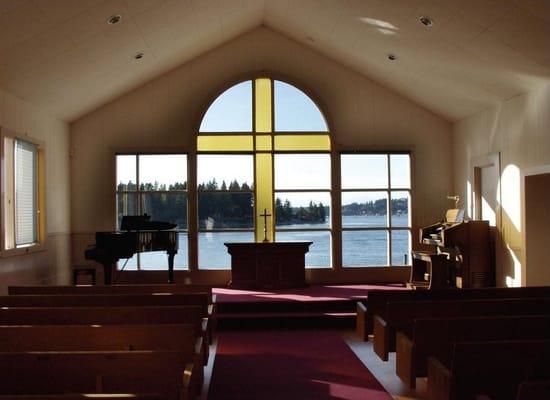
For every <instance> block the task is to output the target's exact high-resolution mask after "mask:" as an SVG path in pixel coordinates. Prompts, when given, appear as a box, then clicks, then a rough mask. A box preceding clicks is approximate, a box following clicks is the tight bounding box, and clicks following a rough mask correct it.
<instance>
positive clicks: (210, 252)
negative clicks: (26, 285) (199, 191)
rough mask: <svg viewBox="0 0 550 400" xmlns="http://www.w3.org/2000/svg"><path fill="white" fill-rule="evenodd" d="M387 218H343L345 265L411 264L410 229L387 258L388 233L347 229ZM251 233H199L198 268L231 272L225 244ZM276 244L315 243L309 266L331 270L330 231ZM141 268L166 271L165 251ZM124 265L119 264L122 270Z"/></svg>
mask: <svg viewBox="0 0 550 400" xmlns="http://www.w3.org/2000/svg"><path fill="white" fill-rule="evenodd" d="M408 219H409V218H408V215H406V214H404V215H393V216H392V226H394V227H407V226H408V224H409V222H408ZM385 225H386V217H385V216H370V215H369V216H366V215H353V216H343V219H342V227H343V232H342V254H343V260H342V262H343V265H344V266H347V267H360V266H361V267H364V266H378V265H388V264H389V260H388V257H390V258H391V264H392V265H403V264H405V255H407V261H408V262H409V263H410V234H409V231H408V230H402V231H393V232H392V234H391V240H392V251H391V254H390V255H388V247H389V243H388V241H389V238H388V234H387V232H386V231H357V230H347V231H346V230H345V229H346V228H368V227H384V226H385ZM322 226H323V224H299V225H285V226H282V227H281V228H284V229H292V228H300V229H308V228H319V227H322ZM253 240H254V235H253V233H252V232H219V233H199V268H201V269H229V267H230V265H231V259H230V257H229V254H228V253H227V248H226V247H225V245H224V243H225V242H251V241H253ZM276 240H277V241H311V242H313V244H312V245H311V246H310V248H309V252H308V253H307V254H306V266H310V267H325V268H330V254H331V251H330V249H331V240H330V232H328V231H317V232H311V231H310V232H277V233H276ZM187 248H188V247H187V235H185V234H181V233H180V235H179V252H178V254H177V255H176V258H175V261H174V264H175V268H176V269H187ZM137 257H138V255H135V256H134V257H133V258H131V259H130V260H128V264H127V265H126V268H125V269H127V270H130V269H136V268H137ZM139 257H140V264H141V269H143V270H151V269H155V270H156V269H163V270H164V269H167V268H168V257H167V255H166V253H165V252H150V253H141V254H139ZM122 265H124V263H123V261H122V260H121V261H120V262H119V268H121V267H122Z"/></svg>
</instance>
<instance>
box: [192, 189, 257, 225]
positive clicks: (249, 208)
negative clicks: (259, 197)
mask: <svg viewBox="0 0 550 400" xmlns="http://www.w3.org/2000/svg"><path fill="white" fill-rule="evenodd" d="M198 206H199V227H200V228H201V229H208V230H210V229H231V228H240V229H244V228H253V227H254V209H253V194H252V193H251V192H243V193H231V192H229V193H224V192H205V193H199V205H198Z"/></svg>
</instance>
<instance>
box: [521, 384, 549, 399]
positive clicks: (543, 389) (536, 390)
mask: <svg viewBox="0 0 550 400" xmlns="http://www.w3.org/2000/svg"><path fill="white" fill-rule="evenodd" d="M540 399H550V380H536V381H524V382H521V383H520V385H519V388H518V394H517V397H516V400H540Z"/></svg>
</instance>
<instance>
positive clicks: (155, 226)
mask: <svg viewBox="0 0 550 400" xmlns="http://www.w3.org/2000/svg"><path fill="white" fill-rule="evenodd" d="M176 226H177V225H176V224H173V223H171V222H164V221H151V216H150V215H147V214H143V215H123V216H122V221H121V222H120V230H121V231H165V230H168V229H174V228H175V227H176Z"/></svg>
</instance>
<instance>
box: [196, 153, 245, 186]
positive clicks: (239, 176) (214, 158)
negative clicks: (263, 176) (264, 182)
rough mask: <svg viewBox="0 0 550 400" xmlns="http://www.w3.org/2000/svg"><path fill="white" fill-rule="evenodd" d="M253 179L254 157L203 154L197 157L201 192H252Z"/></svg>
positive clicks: (198, 181)
mask: <svg viewBox="0 0 550 400" xmlns="http://www.w3.org/2000/svg"><path fill="white" fill-rule="evenodd" d="M253 177H254V164H253V156H252V155H240V154H239V155H233V154H231V155H226V154H224V155H217V154H201V155H198V156H197V185H198V188H199V190H250V189H252V188H253V186H254V178H253ZM224 184H225V185H224Z"/></svg>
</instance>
